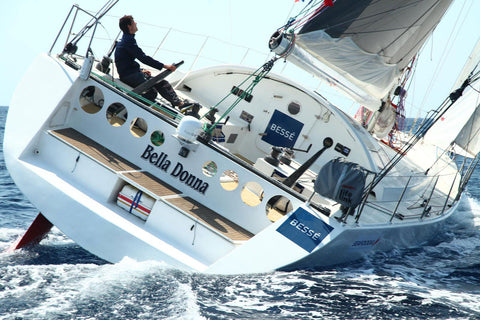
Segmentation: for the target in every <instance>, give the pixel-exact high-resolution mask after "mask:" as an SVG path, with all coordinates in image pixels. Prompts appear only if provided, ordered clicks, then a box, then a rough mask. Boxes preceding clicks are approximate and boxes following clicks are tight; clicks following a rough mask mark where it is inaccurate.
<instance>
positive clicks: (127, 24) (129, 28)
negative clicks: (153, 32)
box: [118, 15, 138, 34]
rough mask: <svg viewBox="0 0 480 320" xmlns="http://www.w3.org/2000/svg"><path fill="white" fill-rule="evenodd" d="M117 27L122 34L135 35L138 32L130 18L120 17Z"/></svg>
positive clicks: (135, 24)
mask: <svg viewBox="0 0 480 320" xmlns="http://www.w3.org/2000/svg"><path fill="white" fill-rule="evenodd" d="M118 26H119V27H120V30H122V31H123V32H124V33H129V34H135V32H137V31H138V28H137V23H136V22H135V20H133V17H132V16H126V15H125V16H123V17H121V18H120V21H119V23H118Z"/></svg>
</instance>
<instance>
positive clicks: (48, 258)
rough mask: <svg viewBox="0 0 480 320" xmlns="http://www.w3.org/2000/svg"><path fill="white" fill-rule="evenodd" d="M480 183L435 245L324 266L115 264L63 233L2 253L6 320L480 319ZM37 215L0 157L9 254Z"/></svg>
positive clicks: (1, 224)
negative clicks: (226, 270) (210, 270)
mask: <svg viewBox="0 0 480 320" xmlns="http://www.w3.org/2000/svg"><path fill="white" fill-rule="evenodd" d="M6 112H7V109H6V108H5V107H4V108H0V141H2V142H3V129H4V125H5V117H6ZM479 179H480V170H477V173H476V174H474V176H473V177H472V181H471V183H470V185H469V187H468V190H467V191H468V192H467V194H466V197H464V198H463V199H462V200H461V203H460V205H459V208H458V210H457V212H456V214H455V215H454V216H453V217H452V218H450V219H449V220H448V223H447V224H446V226H445V228H444V230H443V232H441V233H439V234H438V236H437V238H436V239H433V241H432V242H431V243H429V244H427V245H425V246H422V247H419V248H414V249H408V250H397V251H393V252H388V253H376V254H374V255H372V256H371V257H368V258H367V259H365V260H362V261H358V262H355V263H351V264H349V265H346V266H340V267H332V268H326V269H320V270H308V271H303V270H302V271H294V272H271V273H265V274H255V275H241V276H212V275H202V274H196V273H189V272H183V271H179V270H175V269H172V268H169V267H167V266H165V265H164V264H162V263H159V262H136V261H132V260H129V259H125V260H123V261H122V262H120V263H116V264H110V263H106V262H105V261H103V260H101V259H99V258H97V257H95V256H93V255H91V254H90V253H88V252H86V251H85V250H83V249H82V248H80V247H79V246H78V245H76V244H75V243H74V242H72V241H71V240H69V239H68V238H67V237H66V236H65V235H63V234H62V233H61V232H60V231H59V230H58V229H56V228H54V229H53V231H52V232H51V233H50V234H49V235H48V237H47V238H46V239H45V240H43V241H42V242H41V244H40V245H38V246H34V247H32V248H29V249H26V250H19V251H17V252H14V253H0V319H256V320H261V319H480V182H479ZM36 215H37V210H36V209H35V208H34V207H33V206H32V205H31V204H30V203H29V202H28V200H27V199H26V198H25V197H24V196H23V195H22V193H21V192H20V191H19V190H18V189H17V188H16V186H15V184H14V183H13V181H12V180H11V178H10V176H9V174H8V172H7V170H6V168H5V162H4V160H3V153H0V252H3V251H4V250H5V249H7V248H8V247H9V246H10V245H11V243H12V242H13V241H15V240H16V239H17V237H19V236H20V235H22V234H23V233H24V232H25V230H26V229H27V228H28V226H29V225H30V223H31V222H32V221H33V219H34V218H35V216H36Z"/></svg>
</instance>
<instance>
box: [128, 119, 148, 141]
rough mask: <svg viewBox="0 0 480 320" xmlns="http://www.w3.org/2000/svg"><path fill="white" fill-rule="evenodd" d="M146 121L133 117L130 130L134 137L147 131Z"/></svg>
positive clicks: (138, 136)
mask: <svg viewBox="0 0 480 320" xmlns="http://www.w3.org/2000/svg"><path fill="white" fill-rule="evenodd" d="M147 130H148V127H147V122H146V121H145V120H144V119H142V118H135V119H133V121H132V122H131V123H130V132H131V133H132V135H133V136H134V137H137V138H140V137H143V136H144V135H145V133H147Z"/></svg>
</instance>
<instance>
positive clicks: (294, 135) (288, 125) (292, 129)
mask: <svg viewBox="0 0 480 320" xmlns="http://www.w3.org/2000/svg"><path fill="white" fill-rule="evenodd" d="M302 129H303V123H302V122H300V121H298V120H295V119H293V118H292V117H290V116H288V115H286V114H285V113H283V112H280V111H278V110H275V111H274V112H273V115H272V118H271V119H270V122H269V123H268V125H267V128H266V129H265V134H264V136H263V137H262V140H263V141H265V142H267V143H270V144H271V145H272V146H277V147H285V148H293V146H294V145H295V142H296V141H297V139H298V136H299V135H300V132H301V131H302Z"/></svg>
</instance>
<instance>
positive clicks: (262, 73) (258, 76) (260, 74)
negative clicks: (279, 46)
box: [202, 57, 279, 134]
mask: <svg viewBox="0 0 480 320" xmlns="http://www.w3.org/2000/svg"><path fill="white" fill-rule="evenodd" d="M278 59H279V58H278V57H274V58H272V59H271V60H269V61H267V62H266V63H265V64H263V65H262V66H261V67H260V68H258V69H257V70H255V71H254V72H253V73H252V74H251V75H249V76H248V77H247V78H246V79H245V80H244V81H242V83H240V85H238V86H237V88H240V87H241V86H242V85H244V84H245V83H246V82H247V81H248V80H249V79H251V78H253V77H255V79H253V80H252V82H251V83H250V85H249V86H248V87H247V88H246V89H245V90H243V91H242V93H241V94H240V95H239V96H238V97H237V99H236V100H235V101H234V102H233V103H232V105H231V106H230V107H229V108H228V109H227V110H226V111H225V112H224V113H223V114H222V116H221V117H220V118H219V119H218V120H217V121H216V122H215V123H214V124H212V125H210V126H207V127H205V128H204V131H205V132H206V133H208V134H211V133H212V132H213V130H214V129H215V128H216V126H217V124H218V123H219V122H220V121H222V120H223V119H224V118H225V117H226V116H227V115H228V114H229V113H230V112H231V111H232V110H233V109H234V108H235V107H236V106H237V105H238V104H239V103H240V102H241V101H242V100H244V99H245V97H247V96H248V95H251V93H252V92H253V89H254V88H255V86H256V85H257V84H258V83H260V81H261V80H263V79H264V78H265V77H266V76H267V74H268V73H269V72H270V70H272V68H273V65H274V63H275V61H277V60H278ZM232 91H233V90H232ZM232 91H230V92H229V93H228V94H227V95H226V96H225V97H224V98H223V99H222V100H220V101H219V102H217V104H216V105H215V106H213V107H212V108H211V109H210V110H214V109H216V107H217V106H219V105H220V104H221V103H222V102H223V101H225V100H226V99H227V98H228V97H229V96H231V95H232V94H233V92H232ZM205 115H206V114H205ZM205 115H204V116H203V117H202V119H203V118H204V117H205Z"/></svg>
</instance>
